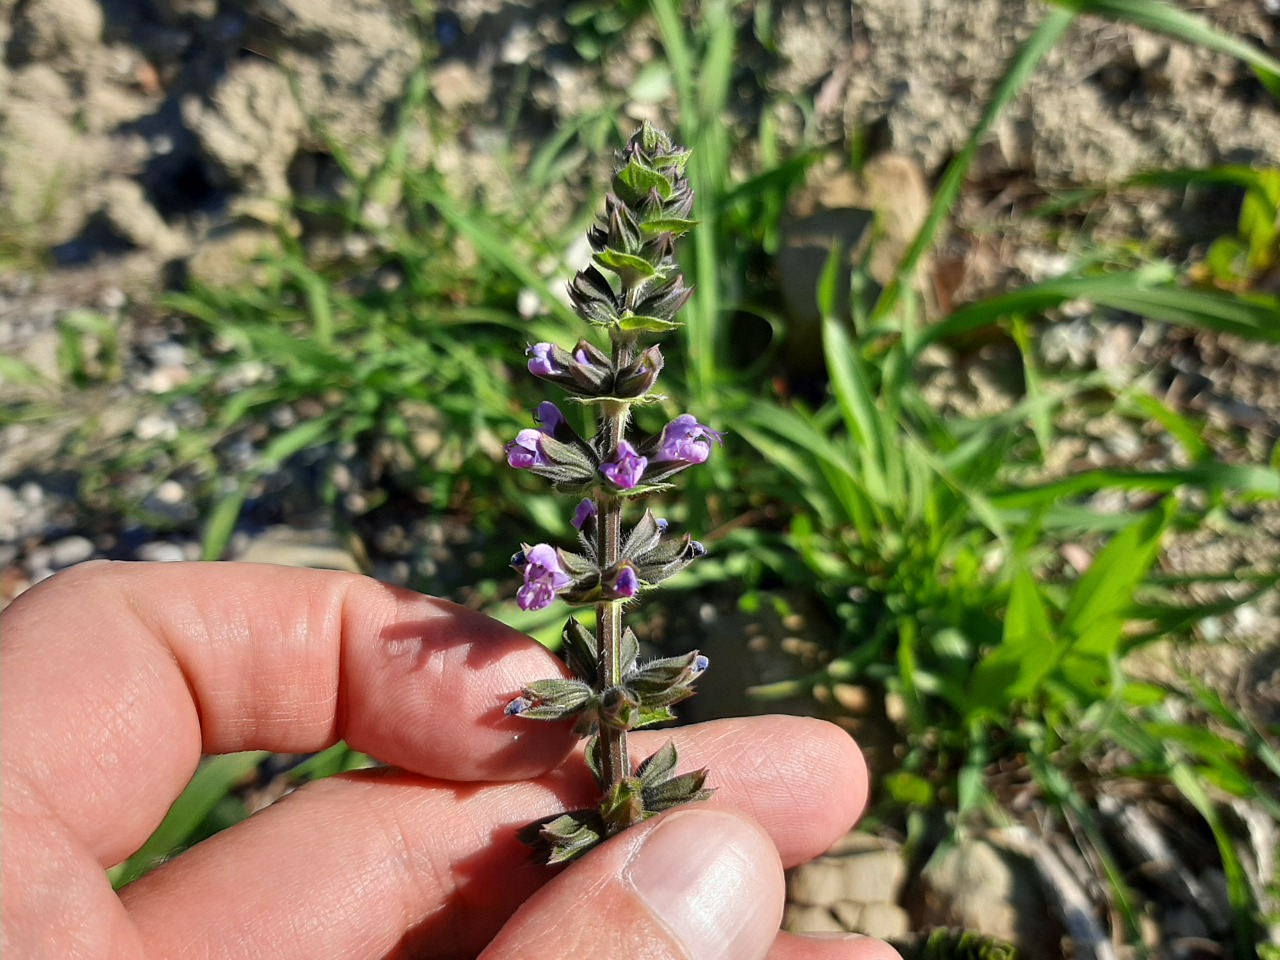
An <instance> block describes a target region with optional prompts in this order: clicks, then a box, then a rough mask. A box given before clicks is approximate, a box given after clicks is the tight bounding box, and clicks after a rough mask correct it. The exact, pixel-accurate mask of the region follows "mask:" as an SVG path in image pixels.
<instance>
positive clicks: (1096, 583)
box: [1062, 499, 1175, 657]
mask: <svg viewBox="0 0 1280 960" xmlns="http://www.w3.org/2000/svg"><path fill="white" fill-rule="evenodd" d="M1174 507H1175V504H1174V502H1173V500H1172V499H1166V500H1164V501H1163V503H1162V504H1161V505H1160V507H1159V508H1158V509H1156V510H1152V511H1151V512H1150V513H1149V514H1147V515H1146V516H1144V517H1142V518H1140V519H1139V520H1137V521H1136V522H1134V523H1133V524H1131V525H1130V526H1128V527H1126V528H1125V529H1123V530H1121V531H1120V532H1119V533H1117V534H1116V535H1115V536H1113V537H1112V538H1111V540H1110V541H1108V543H1107V545H1106V546H1105V547H1103V548H1102V550H1101V552H1099V553H1098V555H1097V556H1096V557H1094V558H1093V562H1092V563H1091V564H1090V565H1089V569H1088V570H1087V571H1085V574H1084V576H1082V577H1081V578H1080V579H1079V580H1077V581H1076V584H1075V586H1074V587H1073V588H1072V590H1071V597H1070V599H1069V600H1068V601H1067V608H1066V610H1065V611H1064V612H1063V615H1062V632H1063V634H1064V635H1065V636H1067V637H1068V638H1069V640H1070V642H1071V644H1072V653H1085V654H1087V655H1089V656H1091V657H1106V656H1111V655H1112V654H1113V653H1114V652H1115V649H1116V645H1117V644H1118V643H1119V640H1120V625H1121V623H1122V621H1123V618H1124V615H1125V613H1126V611H1127V610H1128V608H1129V605H1130V604H1131V603H1132V601H1133V594H1134V591H1135V590H1136V589H1137V587H1138V584H1139V583H1140V582H1141V581H1142V579H1143V578H1144V577H1145V576H1146V574H1147V570H1148V569H1150V567H1151V564H1152V563H1154V562H1155V558H1156V552H1157V551H1158V550H1159V549H1160V539H1161V537H1162V536H1163V535H1164V531H1165V527H1167V526H1168V524H1169V520H1170V519H1171V517H1172V515H1173V510H1174Z"/></svg>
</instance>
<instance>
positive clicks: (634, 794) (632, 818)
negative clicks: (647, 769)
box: [600, 777, 648, 829]
mask: <svg viewBox="0 0 1280 960" xmlns="http://www.w3.org/2000/svg"><path fill="white" fill-rule="evenodd" d="M647 813H648V811H647V810H646V808H645V801H644V793H643V787H642V786H641V783H640V781H639V780H638V779H637V778H636V777H626V778H625V779H623V780H620V781H619V782H618V783H615V784H614V785H613V789H612V790H610V791H609V792H608V793H607V794H605V796H604V799H603V800H601V801H600V816H601V818H602V819H603V820H604V822H605V823H607V824H609V825H610V826H613V827H615V828H617V829H621V828H623V827H629V826H630V825H631V824H633V823H639V822H640V821H641V820H643V819H644V818H645V816H646V814H647Z"/></svg>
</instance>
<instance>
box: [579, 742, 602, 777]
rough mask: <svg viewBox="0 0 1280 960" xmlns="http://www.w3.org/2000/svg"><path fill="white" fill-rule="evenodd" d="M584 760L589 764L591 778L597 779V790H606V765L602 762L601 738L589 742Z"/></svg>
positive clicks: (584, 752) (584, 753)
mask: <svg viewBox="0 0 1280 960" xmlns="http://www.w3.org/2000/svg"><path fill="white" fill-rule="evenodd" d="M582 756H583V759H584V760H585V761H586V763H587V769H588V770H590V771H591V776H592V777H594V778H595V781H596V788H597V789H598V790H603V789H604V765H603V764H602V763H601V762H600V738H599V737H598V736H594V737H592V738H591V739H590V740H588V741H587V748H586V750H584V751H583V754H582Z"/></svg>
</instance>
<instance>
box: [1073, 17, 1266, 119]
mask: <svg viewBox="0 0 1280 960" xmlns="http://www.w3.org/2000/svg"><path fill="white" fill-rule="evenodd" d="M1049 2H1050V3H1052V4H1054V5H1055V6H1058V7H1062V8H1064V9H1066V10H1070V11H1072V12H1074V13H1090V14H1094V15H1095V16H1099V17H1107V18H1108V19H1111V20H1121V21H1124V22H1126V23H1132V24H1133V25H1134V26H1137V27H1142V28H1144V29H1146V30H1151V31H1154V32H1155V33H1163V34H1164V35H1165V36H1167V37H1173V38H1174V39H1175V40H1182V41H1185V42H1186V43H1191V44H1195V45H1196V46H1201V47H1208V48H1209V49H1210V50H1217V51H1218V52H1219V53H1225V54H1227V55H1228V56H1232V57H1235V58H1236V59H1238V60H1242V61H1244V62H1245V63H1247V64H1248V65H1249V66H1251V67H1252V68H1253V70H1254V73H1256V74H1257V76H1258V79H1259V80H1260V81H1261V82H1262V85H1263V86H1264V87H1266V88H1267V91H1268V92H1269V93H1270V94H1271V95H1272V96H1273V97H1276V98H1277V99H1280V60H1277V59H1276V58H1275V57H1273V56H1271V55H1270V54H1268V53H1265V52H1263V51H1262V50H1260V49H1258V48H1257V47H1255V46H1253V45H1252V44H1249V43H1246V42H1245V41H1243V40H1241V39H1239V38H1237V37H1233V36H1230V35H1229V34H1225V33H1222V32H1220V31H1219V30H1217V29H1215V28H1214V26H1213V25H1212V24H1211V23H1209V21H1208V20H1205V19H1204V18H1203V17H1198V16H1196V15H1195V14H1193V13H1187V12H1186V11H1185V10H1181V9H1179V8H1178V7H1175V6H1172V5H1170V4H1167V3H1159V2H1157V0H1049Z"/></svg>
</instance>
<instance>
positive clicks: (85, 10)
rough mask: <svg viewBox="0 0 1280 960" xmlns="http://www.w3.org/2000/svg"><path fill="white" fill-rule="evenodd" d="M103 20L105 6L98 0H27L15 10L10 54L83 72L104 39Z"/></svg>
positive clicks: (13, 58)
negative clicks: (86, 63)
mask: <svg viewBox="0 0 1280 960" xmlns="http://www.w3.org/2000/svg"><path fill="white" fill-rule="evenodd" d="M103 23H104V18H103V12H102V5H101V4H99V3H97V2H95V0H27V2H26V3H21V4H19V5H18V7H17V9H16V10H15V11H14V24H13V37H12V39H11V40H10V41H9V44H10V45H9V51H8V57H9V59H10V61H11V62H14V63H19V64H21V63H27V62H30V61H34V60H40V61H44V62H46V63H57V64H59V65H60V66H61V67H62V69H63V70H64V71H66V72H68V73H76V72H79V70H80V69H81V68H82V67H83V65H84V63H85V62H86V61H87V60H88V59H89V56H90V54H91V53H92V52H93V49H94V47H95V46H96V45H97V44H98V42H99V41H100V40H101V39H102V27H103Z"/></svg>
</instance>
